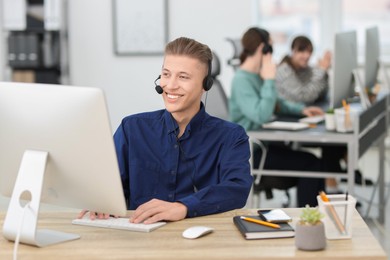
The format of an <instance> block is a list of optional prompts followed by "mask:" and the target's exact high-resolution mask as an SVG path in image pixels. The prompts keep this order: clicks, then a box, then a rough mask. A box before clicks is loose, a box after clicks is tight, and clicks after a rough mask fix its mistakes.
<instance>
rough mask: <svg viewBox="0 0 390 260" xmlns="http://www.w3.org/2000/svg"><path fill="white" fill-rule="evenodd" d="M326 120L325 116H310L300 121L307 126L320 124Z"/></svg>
mask: <svg viewBox="0 0 390 260" xmlns="http://www.w3.org/2000/svg"><path fill="white" fill-rule="evenodd" d="M324 120H325V116H324V115H319V116H310V117H304V118H301V119H299V122H301V123H307V124H318V123H321V122H322V121H324Z"/></svg>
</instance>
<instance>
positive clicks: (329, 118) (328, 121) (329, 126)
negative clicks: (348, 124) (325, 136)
mask: <svg viewBox="0 0 390 260" xmlns="http://www.w3.org/2000/svg"><path fill="white" fill-rule="evenodd" d="M325 128H326V130H329V131H333V130H335V129H336V119H335V115H334V109H333V108H329V109H328V110H326V113H325Z"/></svg>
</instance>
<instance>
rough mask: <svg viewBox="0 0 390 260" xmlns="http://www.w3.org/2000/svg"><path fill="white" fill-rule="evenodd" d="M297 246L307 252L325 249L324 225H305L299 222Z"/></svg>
mask: <svg viewBox="0 0 390 260" xmlns="http://www.w3.org/2000/svg"><path fill="white" fill-rule="evenodd" d="M295 246H296V247H297V248H298V249H300V250H306V251H315V250H322V249H324V248H325V247H326V237H325V228H324V223H322V222H320V223H319V224H316V225H305V224H301V223H300V222H298V223H297V225H296V227H295Z"/></svg>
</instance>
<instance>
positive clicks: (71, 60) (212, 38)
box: [0, 0, 390, 245]
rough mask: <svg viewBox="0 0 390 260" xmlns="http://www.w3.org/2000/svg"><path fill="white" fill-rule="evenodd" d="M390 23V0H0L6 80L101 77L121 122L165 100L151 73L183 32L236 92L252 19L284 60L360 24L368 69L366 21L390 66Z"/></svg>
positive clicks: (92, 82)
mask: <svg viewBox="0 0 390 260" xmlns="http://www.w3.org/2000/svg"><path fill="white" fill-rule="evenodd" d="M389 24H390V0H372V1H367V0H213V1H210V0H197V1H194V0H153V1H142V0H99V1H95V0H77V1H76V0H0V28H1V30H0V81H12V80H20V81H35V82H47V83H50V82H51V83H60V84H67V85H79V86H92V87H99V88H101V89H103V90H104V91H105V94H106V98H107V102H108V109H109V113H110V117H111V125H112V129H116V128H117V126H118V125H119V123H120V121H121V119H122V118H123V117H124V116H126V115H129V114H133V113H138V112H143V111H149V110H156V109H161V108H162V107H163V102H162V99H161V97H160V95H158V94H156V92H155V90H154V83H153V82H154V80H155V79H156V77H157V76H158V75H159V74H160V71H161V66H162V63H163V61H162V59H163V55H162V53H163V47H164V45H165V43H166V42H167V41H170V40H172V39H175V38H177V37H179V36H186V37H190V38H194V39H196V40H198V41H200V42H203V43H205V44H207V45H209V46H210V48H211V49H212V50H213V52H214V53H215V54H216V55H217V56H218V57H219V60H220V73H219V75H218V79H219V81H220V82H221V85H222V86H223V88H224V90H225V92H226V94H227V96H230V86H231V80H232V78H233V74H234V66H232V65H235V63H234V62H235V60H234V56H235V48H234V45H233V44H232V42H234V40H235V39H240V38H241V36H242V33H243V32H245V31H246V30H247V29H248V28H249V27H252V26H258V27H261V28H265V29H267V30H268V31H269V32H270V33H271V37H272V39H273V45H274V46H273V50H274V59H275V62H276V63H279V62H280V61H281V59H282V57H284V56H285V55H286V54H289V51H290V44H291V40H292V39H293V38H294V37H295V36H297V35H306V36H308V37H309V38H310V39H311V40H312V41H313V45H314V46H315V48H314V52H313V55H312V58H311V61H310V62H312V63H313V64H315V63H317V60H318V58H319V57H320V56H321V55H322V54H323V53H324V52H325V51H326V50H330V51H331V52H333V49H334V42H335V34H336V33H339V32H346V31H356V35H357V47H358V48H357V53H358V55H357V60H358V64H359V67H360V69H361V72H362V74H364V73H363V70H364V65H365V62H366V60H365V59H366V58H365V57H366V54H365V52H366V30H367V28H371V27H377V28H378V32H379V38H380V46H379V49H380V60H381V62H382V64H383V66H384V67H385V68H386V69H385V71H387V74H390V71H389V67H390V64H389V63H390V26H388V25H389ZM23 37H25V38H23ZM21 39H22V41H20V40H21ZM23 39H27V40H28V41H31V42H32V44H29V45H28V46H30V47H31V46H35V47H34V48H37V49H38V53H36V55H38V56H37V57H38V60H34V57H36V56H34V55H32V56H31V55H30V56H31V57H30V56H29V57H30V58H31V59H32V60H34V61H35V63H34V62H31V63H30V64H27V65H26V64H20V63H17V62H16V63H15V60H12V55H9V54H10V47H12V46H16V45H18V44H15V42H22V45H23V44H25V41H23ZM228 39H230V40H228ZM34 44H35V45H34ZM383 72H384V70H383V69H381V70H380V73H379V75H378V76H379V79H380V81H381V82H385V74H384V73H383ZM331 75H332V68H330V76H331ZM376 160H377V158H374V161H375V162H374V163H371V161H370V162H367V163H364V158H363V160H362V161H363V163H362V168H363V171H365V172H367V173H368V174H370V173H374V174H376V173H377V169H376V168H375V167H376V165H377V163H376ZM364 164H365V165H364ZM365 169H367V171H366V170H365ZM386 174H387V173H386ZM387 175H388V174H387ZM386 177H387V178H388V176H386ZM359 192H360V191H359ZM270 205H271V204H270ZM271 206H272V205H271ZM388 208H389V207H387V209H388ZM388 216H389V214H388ZM387 223H388V221H387ZM387 230H389V229H388V228H387ZM378 232H379V233H380V234H382V235H383V234H386V232H387V235H388V232H389V231H383V230H382V231H381V230H379V231H378ZM381 232H382V233H381ZM383 232H384V233H383ZM384 244H385V243H383V245H384ZM389 244H390V243H387V245H389Z"/></svg>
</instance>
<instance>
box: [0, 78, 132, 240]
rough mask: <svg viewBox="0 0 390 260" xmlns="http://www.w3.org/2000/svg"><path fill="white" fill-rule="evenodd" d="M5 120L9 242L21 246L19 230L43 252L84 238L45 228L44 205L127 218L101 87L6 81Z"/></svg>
mask: <svg viewBox="0 0 390 260" xmlns="http://www.w3.org/2000/svg"><path fill="white" fill-rule="evenodd" d="M0 122H1V131H0V191H1V193H3V194H4V195H6V196H11V195H12V196H11V200H10V203H9V207H8V211H7V215H6V218H5V221H4V226H3V235H4V237H5V238H6V239H8V240H13V241H15V240H16V239H15V238H16V237H17V236H19V233H18V232H17V230H18V229H19V227H22V229H21V232H20V242H22V243H26V244H32V245H36V246H45V245H48V244H52V243H60V242H63V241H66V240H72V239H77V238H79V236H78V235H76V234H66V233H60V232H57V231H52V230H37V229H36V227H37V220H38V212H39V205H40V202H48V203H51V204H55V205H59V206H66V207H72V208H79V209H89V210H91V211H98V212H106V213H111V214H115V215H122V216H123V215H124V214H125V213H126V204H125V199H124V194H123V189H122V184H121V179H120V174H119V168H118V161H117V157H116V153H115V147H114V140H113V137H112V131H111V127H110V123H109V118H108V112H107V108H106V103H105V98H104V95H103V92H102V91H101V90H100V89H96V88H88V87H74V86H59V85H48V84H28V83H6V82H0ZM22 204H27V205H28V206H25V207H23V206H22ZM69 225H71V222H69Z"/></svg>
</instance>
